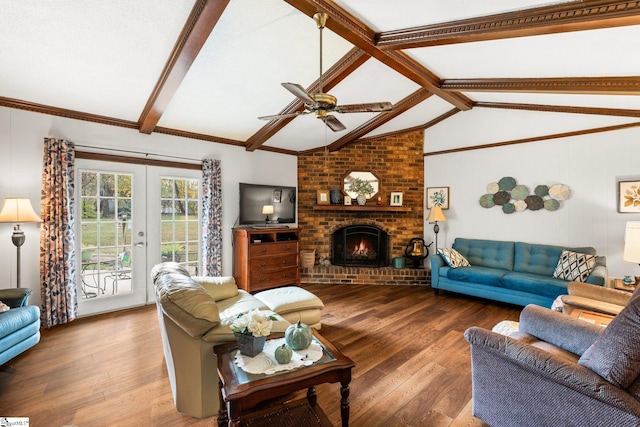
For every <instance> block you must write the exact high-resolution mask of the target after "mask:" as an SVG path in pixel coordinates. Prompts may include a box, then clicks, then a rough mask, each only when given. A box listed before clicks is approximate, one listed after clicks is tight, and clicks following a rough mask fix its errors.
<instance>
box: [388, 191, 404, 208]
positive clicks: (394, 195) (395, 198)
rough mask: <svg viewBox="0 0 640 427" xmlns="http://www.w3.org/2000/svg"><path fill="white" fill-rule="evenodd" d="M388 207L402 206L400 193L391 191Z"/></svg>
mask: <svg viewBox="0 0 640 427" xmlns="http://www.w3.org/2000/svg"><path fill="white" fill-rule="evenodd" d="M389 206H402V191H392V192H391V198H390V199H389Z"/></svg>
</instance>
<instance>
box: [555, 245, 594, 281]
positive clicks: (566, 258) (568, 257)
mask: <svg viewBox="0 0 640 427" xmlns="http://www.w3.org/2000/svg"><path fill="white" fill-rule="evenodd" d="M595 265H596V257H595V255H588V254H584V253H579V252H573V251H564V250H563V251H562V255H560V259H559V260H558V265H557V266H556V269H555V271H554V272H553V277H556V278H558V279H564V280H569V281H576V282H586V281H587V278H588V277H589V275H590V274H591V271H592V270H593V267H595Z"/></svg>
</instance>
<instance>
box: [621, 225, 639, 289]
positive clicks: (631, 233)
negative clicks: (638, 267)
mask: <svg viewBox="0 0 640 427" xmlns="http://www.w3.org/2000/svg"><path fill="white" fill-rule="evenodd" d="M622 259H623V260H625V261H627V262H635V263H636V264H640V221H628V222H627V226H626V228H625V230H624V252H623V254H622ZM639 278H640V276H636V284H638V279H639Z"/></svg>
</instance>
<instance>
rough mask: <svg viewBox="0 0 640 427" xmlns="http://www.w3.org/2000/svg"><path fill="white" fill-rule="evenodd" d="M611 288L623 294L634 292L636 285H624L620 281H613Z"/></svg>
mask: <svg viewBox="0 0 640 427" xmlns="http://www.w3.org/2000/svg"><path fill="white" fill-rule="evenodd" d="M613 288H614V289H618V290H620V291H625V292H633V291H635V290H636V284H635V283H634V284H631V285H626V284H625V283H624V282H623V281H622V279H613Z"/></svg>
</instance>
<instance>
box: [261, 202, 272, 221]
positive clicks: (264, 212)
mask: <svg viewBox="0 0 640 427" xmlns="http://www.w3.org/2000/svg"><path fill="white" fill-rule="evenodd" d="M262 215H266V216H267V217H266V218H265V220H264V225H269V215H273V205H264V206H262Z"/></svg>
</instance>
